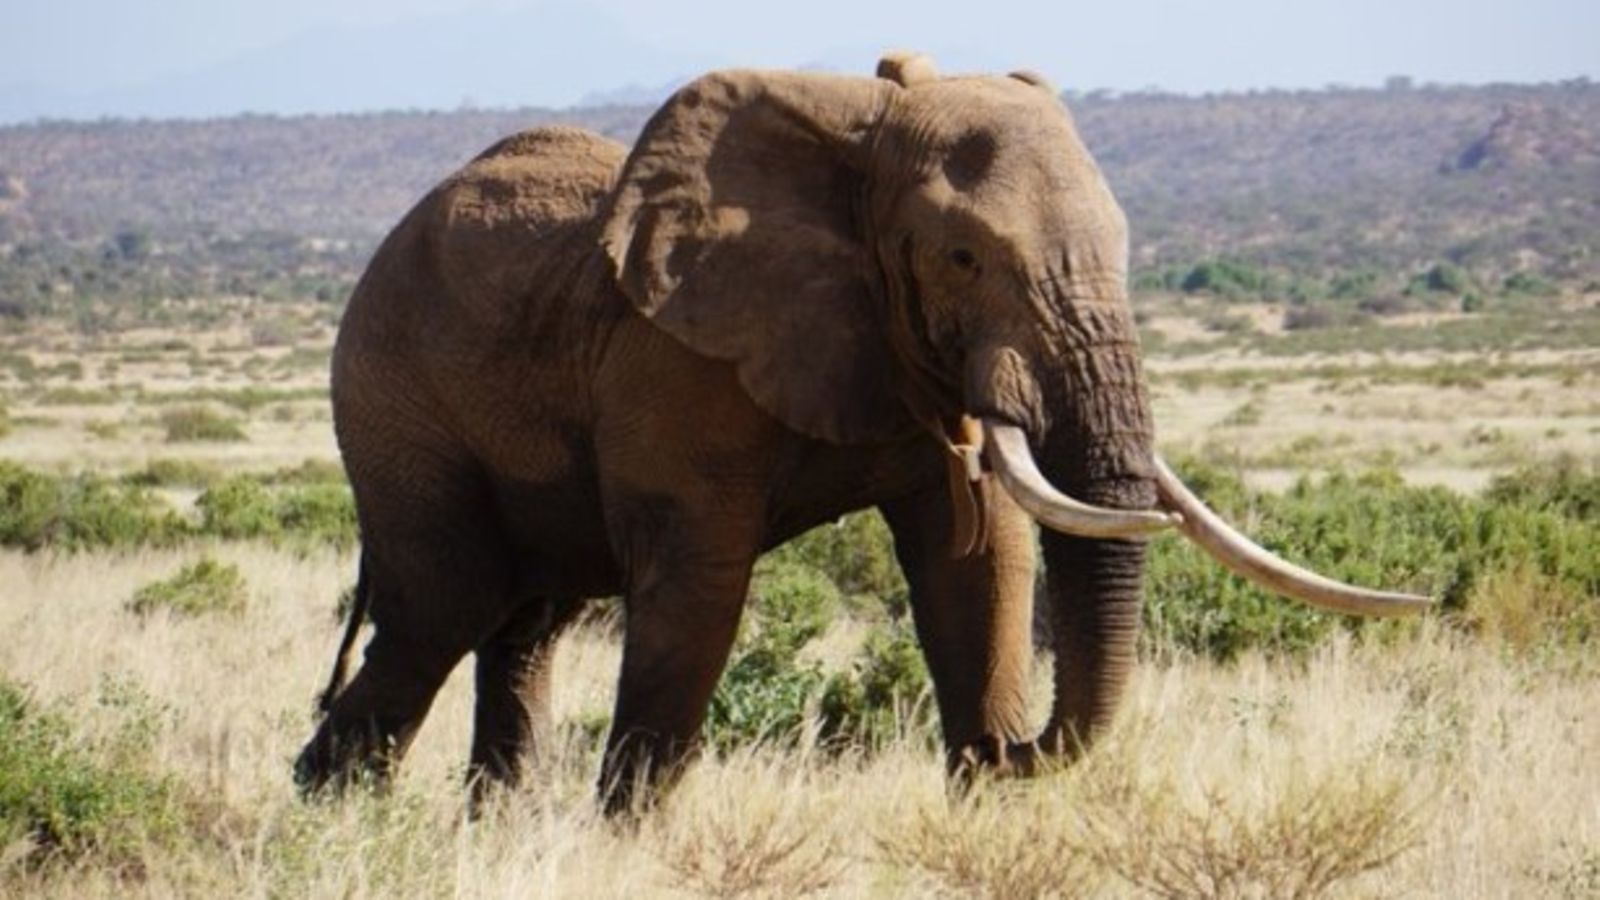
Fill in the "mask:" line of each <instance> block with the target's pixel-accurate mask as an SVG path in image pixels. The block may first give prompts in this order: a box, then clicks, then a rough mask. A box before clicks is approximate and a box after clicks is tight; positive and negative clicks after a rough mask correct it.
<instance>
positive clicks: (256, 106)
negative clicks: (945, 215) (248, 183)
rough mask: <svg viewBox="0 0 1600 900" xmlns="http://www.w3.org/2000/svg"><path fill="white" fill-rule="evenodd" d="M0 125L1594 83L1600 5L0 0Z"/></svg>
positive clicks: (1265, 0) (1558, 0)
mask: <svg viewBox="0 0 1600 900" xmlns="http://www.w3.org/2000/svg"><path fill="white" fill-rule="evenodd" d="M0 22H3V23H4V26H5V27H4V28H3V29H0V121H18V120H26V119H31V118H37V117H41V116H44V117H62V118H82V117H97V116H103V115H115V116H174V115H176V116H201V115H221V114H229V113H235V112H245V111H252V112H277V113H295V112H308V111H309V112H338V111H356V110H367V109H385V108H450V107H455V106H459V105H461V104H462V103H477V104H481V105H489V106H507V105H524V104H526V105H541V106H564V105H569V104H573V103H577V102H580V101H582V100H584V99H585V98H591V99H592V98H593V97H595V96H596V95H605V94H606V93H607V92H614V91H616V90H617V89H619V88H624V87H627V86H629V85H635V86H641V87H646V88H655V87H659V86H660V85H662V84H664V83H667V82H670V81H673V80H675V79H678V78H681V77H684V76H688V75H693V74H695V73H697V72H699V71H703V70H704V69H707V68H712V67H718V66H728V65H757V66H771V67H792V66H822V67H828V68H834V69H840V70H844V71H859V72H862V73H866V72H868V71H870V69H871V66H872V63H873V61H874V60H875V59H876V58H877V55H878V53H879V51H881V50H882V49H884V48H887V47H912V48H916V49H923V50H927V51H931V52H932V53H933V54H934V56H935V58H936V59H937V60H938V62H939V64H940V67H941V68H942V69H944V70H946V71H954V70H973V69H985V70H988V69H1008V68H1022V67H1027V68H1033V69H1037V70H1040V71H1042V72H1044V73H1046V74H1048V75H1050V76H1051V77H1052V78H1053V79H1054V80H1055V81H1056V83H1057V84H1059V85H1061V86H1062V87H1067V88H1079V89H1091V88H1097V87H1108V88H1113V89H1121V90H1131V89H1138V88H1143V87H1151V86H1154V87H1160V88H1165V89H1168V90H1177V91H1183V92H1188V93H1196V92H1204V91H1216V90H1242V89H1249V88H1259V87H1320V86H1323V85H1326V84H1330V83H1338V84H1349V85H1377V84H1379V83H1381V82H1382V81H1383V80H1384V79H1385V78H1386V77H1387V76H1390V75H1396V74H1404V75H1409V76H1411V77H1413V78H1414V79H1416V80H1417V81H1418V82H1427V81H1435V82H1445V83H1482V82H1488V81H1523V82H1525V81H1551V80H1561V79H1567V78H1574V77H1578V76H1586V77H1590V78H1595V77H1600V0H1454V2H1447V0H1169V2H1154V0H1111V2H1096V3H1072V2H1067V0H1058V2H1024V0H965V2H950V0H916V2H909V3H873V2H872V0H800V2H790V3H782V4H765V3H761V2H758V0H682V2H676V3H665V2H657V3H646V2H643V0H591V2H586V3H579V2H573V0H565V2H558V0H267V2H262V0H0Z"/></svg>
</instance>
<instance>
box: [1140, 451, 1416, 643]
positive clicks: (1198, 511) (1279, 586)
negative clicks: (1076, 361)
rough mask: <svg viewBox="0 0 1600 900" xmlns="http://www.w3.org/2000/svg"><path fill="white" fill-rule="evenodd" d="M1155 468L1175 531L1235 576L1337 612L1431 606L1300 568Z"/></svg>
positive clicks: (1159, 463) (1160, 464) (1379, 612)
mask: <svg viewBox="0 0 1600 900" xmlns="http://www.w3.org/2000/svg"><path fill="white" fill-rule="evenodd" d="M1155 465H1156V490H1158V491H1159V492H1160V494H1161V503H1162V505H1164V506H1166V507H1167V508H1168V509H1170V510H1172V511H1174V512H1176V513H1179V514H1181V515H1182V517H1183V518H1182V520H1181V521H1180V522H1179V524H1178V530H1180V531H1182V532H1183V533H1184V534H1185V535H1187V536H1188V537H1189V539H1190V540H1192V541H1194V542H1195V543H1196V544H1199V545H1200V547H1201V549H1203V550H1205V551H1206V552H1207V553H1209V554H1211V556H1212V557H1214V558H1215V559H1216V560H1217V562H1220V563H1222V565H1224V566H1225V567H1227V568H1228V569H1230V570H1232V571H1233V572H1235V573H1236V574H1238V575H1241V576H1243V577H1244V578H1246V579H1248V580H1250V581H1253V582H1255V583H1256V584H1258V585H1260V586H1262V587H1264V588H1267V589H1268V590H1271V591H1274V592H1276V593H1279V594H1282V595H1284V596H1285V597H1293V598H1294V599H1296V600H1299V601H1302V602H1304V603H1308V604H1310V605H1312V606H1319V607H1322V608H1323V609H1331V610H1334V611H1336V612H1342V613H1355V614H1357V615H1363V616H1402V615H1409V614H1413V613H1419V612H1422V611H1424V610H1426V609H1427V608H1428V607H1430V606H1431V605H1432V604H1433V601H1432V600H1431V599H1429V598H1427V597H1421V596H1418V595H1416V594H1401V593H1396V592H1392V591H1374V590H1370V589H1367V588H1359V587H1355V586H1354V585H1349V584H1345V583H1344V582H1341V581H1334V580H1333V579H1332V578H1327V577H1325V576H1322V575H1318V574H1317V573H1315V572H1312V571H1310V570H1308V569H1302V568H1301V567H1299V566H1297V565H1295V564H1294V563H1292V562H1289V561H1288V560H1286V559H1283V558H1282V557H1279V556H1276V555H1274V554H1272V553H1270V552H1268V551H1267V550H1266V549H1265V548H1264V547H1262V546H1261V545H1260V544H1257V543H1256V542H1254V541H1252V540H1250V539H1249V538H1247V537H1245V536H1244V535H1242V534H1240V533H1239V532H1238V531H1235V530H1234V528H1233V526H1231V525H1229V524H1228V523H1227V522H1224V521H1223V520H1222V517H1221V516H1219V515H1217V514H1216V513H1215V512H1213V511H1212V510H1211V509H1210V508H1209V507H1207V506H1206V505H1205V504H1204V503H1203V502H1201V500H1200V498H1199V497H1196V496H1195V495H1194V492H1193V491H1191V490H1189V488H1188V486H1187V485H1185V484H1184V483H1183V482H1182V481H1180V480H1179V479H1178V476H1177V475H1175V474H1174V473H1173V471H1172V470H1171V469H1169V468H1167V464H1166V463H1165V462H1164V461H1163V460H1162V459H1161V458H1160V457H1159V456H1158V457H1156V458H1155Z"/></svg>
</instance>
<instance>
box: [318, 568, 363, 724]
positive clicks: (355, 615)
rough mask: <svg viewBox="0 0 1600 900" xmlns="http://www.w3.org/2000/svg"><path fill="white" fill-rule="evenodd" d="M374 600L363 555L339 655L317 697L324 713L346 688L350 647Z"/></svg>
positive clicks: (340, 642)
mask: <svg viewBox="0 0 1600 900" xmlns="http://www.w3.org/2000/svg"><path fill="white" fill-rule="evenodd" d="M371 602H372V590H371V587H370V586H369V585H368V583H367V558H366V556H365V555H363V556H362V557H361V562H360V563H359V568H358V569H357V572H356V587H355V591H354V592H353V593H352V596H351V602H350V619H349V621H347V622H345V626H344V637H343V638H341V639H340V640H339V655H338V656H335V657H334V658H333V675H332V676H330V677H329V678H328V686H327V687H326V688H323V690H322V695H321V696H320V697H318V698H317V709H318V711H320V712H321V713H323V714H324V715H326V714H327V713H328V711H329V710H331V709H333V701H334V700H336V699H338V697H339V692H340V691H342V690H344V681H345V674H346V671H347V669H348V668H349V664H350V648H351V647H352V646H354V645H355V642H356V633H357V632H359V631H360V630H361V623H363V622H365V621H366V619H367V607H368V606H370V605H371Z"/></svg>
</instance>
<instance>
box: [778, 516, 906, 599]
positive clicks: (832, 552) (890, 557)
mask: <svg viewBox="0 0 1600 900" xmlns="http://www.w3.org/2000/svg"><path fill="white" fill-rule="evenodd" d="M766 558H767V559H768V560H771V561H772V562H774V563H778V562H793V563H799V564H801V565H805V566H809V567H811V568H813V569H816V570H817V571H820V572H823V573H826V574H827V576H828V577H829V578H831V579H832V580H833V581H834V583H835V584H836V585H838V588H839V590H840V591H841V592H842V593H843V594H844V595H845V597H846V599H854V600H857V601H860V600H863V599H867V598H873V599H876V600H879V601H885V602H889V603H895V602H897V601H898V602H900V603H902V604H903V602H904V599H905V594H906V583H905V579H904V578H903V577H902V576H901V574H900V564H899V563H898V562H897V561H896V560H895V555H894V538H893V537H892V536H891V535H890V534H889V526H888V525H886V524H884V521H883V517H882V516H880V515H878V514H877V513H876V512H872V511H867V512H857V513H851V514H850V515H848V516H845V517H844V518H842V519H840V520H839V521H838V522H835V523H832V524H828V525H821V526H818V527H816V528H813V529H811V530H810V531H808V532H806V533H805V534H803V535H800V536H799V537H797V538H795V539H794V540H792V541H789V542H788V543H786V544H784V545H783V546H781V547H779V548H777V549H776V550H773V551H772V552H771V553H769V554H767V557H766Z"/></svg>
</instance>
